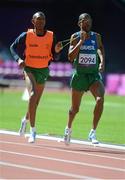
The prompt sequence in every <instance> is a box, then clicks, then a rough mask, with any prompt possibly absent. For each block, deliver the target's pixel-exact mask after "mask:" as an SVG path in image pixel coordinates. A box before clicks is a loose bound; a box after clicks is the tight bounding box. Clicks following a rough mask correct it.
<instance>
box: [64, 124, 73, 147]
mask: <svg viewBox="0 0 125 180" xmlns="http://www.w3.org/2000/svg"><path fill="white" fill-rule="evenodd" d="M71 133H72V130H71V129H70V128H67V127H66V128H65V134H64V143H65V144H66V145H69V144H70V139H71Z"/></svg>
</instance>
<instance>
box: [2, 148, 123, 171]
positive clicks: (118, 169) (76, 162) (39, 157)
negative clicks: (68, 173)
mask: <svg viewBox="0 0 125 180" xmlns="http://www.w3.org/2000/svg"><path fill="white" fill-rule="evenodd" d="M0 152H4V153H8V154H14V155H19V156H26V157H31V158H37V159H46V160H50V161H57V162H64V163H69V164H75V165H81V166H88V167H94V168H100V169H108V170H113V171H121V172H125V169H122V168H116V167H111V166H103V165H98V164H91V163H84V162H79V161H70V160H64V159H58V158H52V157H46V156H38V155H31V154H25V153H17V152H13V151H4V150H0Z"/></svg>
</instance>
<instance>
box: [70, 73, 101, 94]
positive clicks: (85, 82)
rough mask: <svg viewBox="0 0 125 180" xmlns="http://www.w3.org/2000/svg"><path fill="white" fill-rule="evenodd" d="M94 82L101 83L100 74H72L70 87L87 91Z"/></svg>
mask: <svg viewBox="0 0 125 180" xmlns="http://www.w3.org/2000/svg"><path fill="white" fill-rule="evenodd" d="M95 81H102V76H101V74H100V73H92V74H77V73H74V74H73V76H72V79H71V82H70V85H71V87H72V88H73V89H75V90H78V91H88V90H89V88H90V86H91V85H92V84H93V83H94V82H95Z"/></svg>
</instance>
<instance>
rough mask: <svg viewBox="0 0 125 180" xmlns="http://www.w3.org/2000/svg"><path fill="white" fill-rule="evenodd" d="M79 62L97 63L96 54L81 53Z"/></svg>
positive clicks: (85, 63)
mask: <svg viewBox="0 0 125 180" xmlns="http://www.w3.org/2000/svg"><path fill="white" fill-rule="evenodd" d="M79 64H81V65H94V64H96V55H95V54H79Z"/></svg>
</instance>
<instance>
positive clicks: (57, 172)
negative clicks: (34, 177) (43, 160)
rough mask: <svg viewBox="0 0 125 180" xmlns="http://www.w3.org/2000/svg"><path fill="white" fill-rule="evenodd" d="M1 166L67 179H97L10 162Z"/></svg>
mask: <svg viewBox="0 0 125 180" xmlns="http://www.w3.org/2000/svg"><path fill="white" fill-rule="evenodd" d="M0 165H2V166H9V167H15V168H20V169H25V170H32V171H37V172H42V173H49V174H56V175H60V176H61V175H62V176H67V177H70V178H71V177H72V178H79V179H83V178H84V179H97V178H93V177H90V176H82V175H78V174H73V173H65V172H64V173H63V172H61V171H53V170H47V169H43V168H36V167H31V166H25V165H18V164H13V163H9V162H3V161H0Z"/></svg>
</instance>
